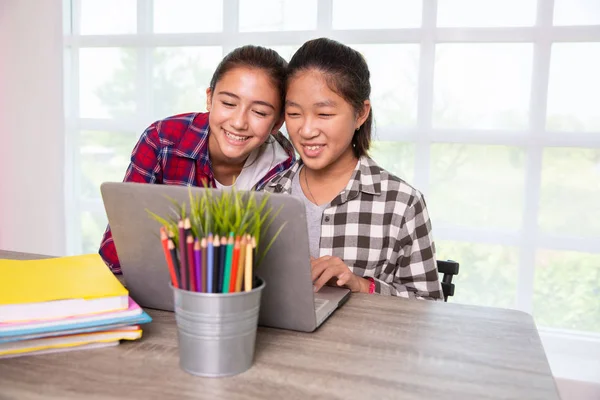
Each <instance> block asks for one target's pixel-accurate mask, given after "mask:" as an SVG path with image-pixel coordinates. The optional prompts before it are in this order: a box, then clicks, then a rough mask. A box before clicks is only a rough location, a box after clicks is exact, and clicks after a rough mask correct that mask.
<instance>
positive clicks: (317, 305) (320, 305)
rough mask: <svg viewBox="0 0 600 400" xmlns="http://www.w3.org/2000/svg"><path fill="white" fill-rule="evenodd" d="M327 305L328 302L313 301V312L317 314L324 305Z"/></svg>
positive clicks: (323, 300) (322, 300) (321, 300)
mask: <svg viewBox="0 0 600 400" xmlns="http://www.w3.org/2000/svg"><path fill="white" fill-rule="evenodd" d="M327 303H329V300H325V299H318V298H317V299H315V312H319V310H320V309H321V308H323V307H325V304H327Z"/></svg>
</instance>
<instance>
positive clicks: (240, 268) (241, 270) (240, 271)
mask: <svg viewBox="0 0 600 400" xmlns="http://www.w3.org/2000/svg"><path fill="white" fill-rule="evenodd" d="M246 242H247V240H246V235H243V236H242V238H241V239H240V256H239V258H238V264H237V277H236V280H235V291H236V292H241V291H242V282H243V281H244V274H245V273H246V272H245V264H246Z"/></svg>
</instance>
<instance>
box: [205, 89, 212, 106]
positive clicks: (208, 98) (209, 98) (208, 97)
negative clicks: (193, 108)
mask: <svg viewBox="0 0 600 400" xmlns="http://www.w3.org/2000/svg"><path fill="white" fill-rule="evenodd" d="M211 108H212V90H210V88H207V89H206V110H207V111H208V112H210V109H211Z"/></svg>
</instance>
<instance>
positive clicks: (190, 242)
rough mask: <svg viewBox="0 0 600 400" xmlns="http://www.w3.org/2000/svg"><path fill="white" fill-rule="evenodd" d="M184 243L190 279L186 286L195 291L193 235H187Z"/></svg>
mask: <svg viewBox="0 0 600 400" xmlns="http://www.w3.org/2000/svg"><path fill="white" fill-rule="evenodd" d="M185 243H186V250H187V252H186V255H185V256H186V259H187V264H188V277H189V279H190V285H189V287H188V289H189V290H191V291H192V292H196V291H197V288H198V286H196V280H197V279H198V278H197V277H196V265H195V264H196V263H195V262H194V237H193V236H192V235H187V239H186V241H185Z"/></svg>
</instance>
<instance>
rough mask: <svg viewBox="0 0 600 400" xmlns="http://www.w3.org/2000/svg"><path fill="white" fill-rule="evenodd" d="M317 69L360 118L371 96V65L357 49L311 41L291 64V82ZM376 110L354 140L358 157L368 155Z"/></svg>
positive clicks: (289, 72) (301, 48)
mask: <svg viewBox="0 0 600 400" xmlns="http://www.w3.org/2000/svg"><path fill="white" fill-rule="evenodd" d="M309 69H316V70H318V71H320V72H322V73H323V74H324V75H325V81H326V82H327V86H328V87H329V88H330V89H331V90H333V91H334V92H335V93H337V94H338V95H340V96H341V97H342V98H343V99H344V100H346V101H347V102H348V103H349V104H350V105H352V107H353V108H354V111H355V113H356V114H357V115H359V114H360V113H361V112H362V111H363V107H364V101H365V100H369V97H370V96H371V83H370V82H369V78H370V77H371V74H370V72H369V66H368V65H367V62H366V60H365V59H364V57H363V56H362V55H361V54H360V53H359V52H358V51H356V50H354V49H352V48H350V47H348V46H346V45H344V44H342V43H340V42H336V41H335V40H331V39H327V38H320V39H313V40H309V41H308V42H306V43H304V44H303V45H302V47H300V48H299V49H298V51H296V53H295V54H294V56H293V57H292V59H291V60H290V63H289V65H288V80H287V82H288V83H289V81H290V80H291V79H292V78H293V77H294V76H295V75H296V74H298V73H299V72H301V71H306V70H309ZM372 125H373V110H372V109H370V110H369V115H368V117H367V119H366V120H365V122H364V123H363V124H362V125H361V126H360V128H359V129H358V130H357V131H355V132H354V136H353V137H352V149H353V151H354V155H355V156H356V157H361V156H363V155H367V151H368V150H369V147H370V145H371V129H372Z"/></svg>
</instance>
